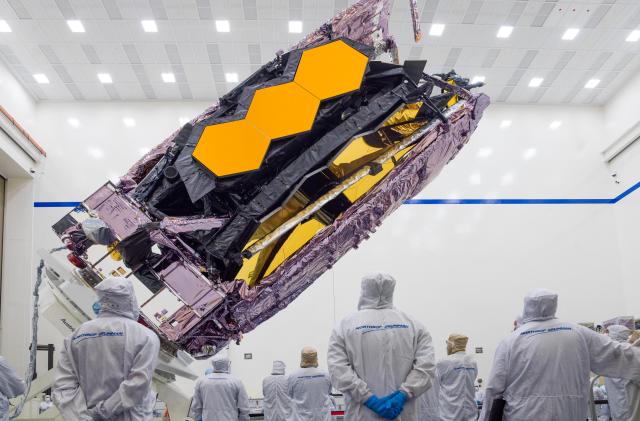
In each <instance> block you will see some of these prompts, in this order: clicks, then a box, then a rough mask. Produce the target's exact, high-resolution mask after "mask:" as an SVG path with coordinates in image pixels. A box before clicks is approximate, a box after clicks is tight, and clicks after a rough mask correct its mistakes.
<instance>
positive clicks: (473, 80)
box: [471, 76, 487, 83]
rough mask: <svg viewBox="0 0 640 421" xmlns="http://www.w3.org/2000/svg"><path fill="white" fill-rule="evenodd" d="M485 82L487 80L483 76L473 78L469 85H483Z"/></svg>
mask: <svg viewBox="0 0 640 421" xmlns="http://www.w3.org/2000/svg"><path fill="white" fill-rule="evenodd" d="M485 80H487V78H486V77H485V76H474V77H473V78H471V83H480V82H482V83H484V81H485Z"/></svg>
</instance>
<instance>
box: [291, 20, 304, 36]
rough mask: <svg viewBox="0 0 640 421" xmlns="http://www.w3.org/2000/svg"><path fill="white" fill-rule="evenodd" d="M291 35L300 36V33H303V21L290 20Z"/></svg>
mask: <svg viewBox="0 0 640 421" xmlns="http://www.w3.org/2000/svg"><path fill="white" fill-rule="evenodd" d="M289 33H290V34H300V33H302V21H301V20H290V21H289Z"/></svg>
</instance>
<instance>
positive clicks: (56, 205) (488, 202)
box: [33, 181, 640, 208]
mask: <svg viewBox="0 0 640 421" xmlns="http://www.w3.org/2000/svg"><path fill="white" fill-rule="evenodd" d="M638 189H640V181H639V182H637V183H636V184H634V185H633V186H631V187H629V188H628V189H627V190H625V191H623V192H622V193H620V194H619V195H617V196H616V197H614V198H613V199H410V200H407V201H405V202H404V204H405V205H613V204H616V203H618V202H619V201H621V200H622V199H624V198H625V197H627V196H629V195H630V194H631V193H633V192H634V191H636V190H638ZM80 203H81V202H33V207H34V208H75V207H76V206H79V205H80Z"/></svg>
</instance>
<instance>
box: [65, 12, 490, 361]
mask: <svg viewBox="0 0 640 421" xmlns="http://www.w3.org/2000/svg"><path fill="white" fill-rule="evenodd" d="M373 3H375V4H377V5H383V6H384V7H381V8H380V7H373V6H372V4H373ZM389 3H390V2H389V1H382V0H377V1H373V0H361V1H360V2H358V3H356V5H354V6H352V7H351V8H350V9H347V10H346V11H345V12H343V13H342V14H340V15H338V16H337V17H336V18H334V19H333V20H332V21H330V22H329V23H327V24H326V25H325V26H323V27H322V28H320V29H318V30H317V31H315V32H314V33H312V34H310V35H309V36H307V38H305V39H304V40H303V41H302V42H300V43H299V44H298V45H297V46H296V47H294V48H293V49H292V50H291V51H289V52H286V53H281V54H279V55H278V56H277V57H276V58H275V59H274V60H273V61H271V62H269V63H267V64H266V65H264V66H263V67H262V68H261V69H259V70H258V71H257V72H256V73H254V74H253V75H252V76H250V77H249V78H248V79H247V80H245V81H244V82H243V83H241V84H240V85H238V86H237V87H236V88H235V89H233V90H232V91H231V92H229V93H228V94H227V95H225V96H224V97H223V98H221V100H220V102H219V104H217V105H215V106H213V107H211V108H209V109H207V110H206V111H205V112H204V113H203V114H202V115H200V116H198V117H196V118H195V119H194V120H193V121H192V122H191V123H188V124H186V125H185V126H184V127H182V128H181V129H180V130H179V131H178V132H176V133H175V134H174V135H172V136H171V137H170V138H169V139H167V140H166V141H164V142H163V143H162V144H160V145H158V146H157V147H156V148H155V149H154V150H152V151H151V152H150V153H149V154H148V155H147V156H145V157H144V158H142V159H141V160H140V161H139V162H138V163H136V164H135V165H134V166H133V167H132V168H131V170H130V171H129V172H128V173H127V174H126V175H125V176H124V177H122V179H121V180H120V182H119V183H118V184H117V185H114V184H111V183H107V184H105V185H104V186H102V187H101V188H100V189H98V190H97V191H96V192H95V193H93V194H92V195H91V196H89V197H88V198H86V199H85V200H84V201H83V202H82V204H81V206H79V207H78V208H77V209H75V210H73V211H72V212H70V213H69V214H67V215H66V216H65V217H64V218H62V219H61V220H60V221H58V222H57V223H56V224H55V225H54V226H53V229H54V231H55V232H56V234H57V235H58V236H59V237H60V239H61V240H62V241H63V243H64V244H65V246H66V247H67V248H68V249H69V251H70V253H69V255H68V259H69V261H70V262H71V263H72V264H73V265H74V266H76V270H75V275H74V276H76V277H77V278H78V280H79V281H80V282H81V283H85V284H87V285H89V286H91V287H93V286H95V285H96V284H97V283H99V282H100V281H101V280H102V279H103V278H104V277H106V276H109V275H114V274H115V275H120V276H127V277H130V279H132V280H133V281H134V284H135V285H136V291H137V294H138V298H139V301H140V303H141V308H142V315H141V318H140V323H143V324H145V325H147V326H148V327H149V328H151V329H153V330H154V331H156V332H157V333H158V335H159V336H160V338H161V339H162V341H163V348H164V350H165V351H167V352H169V353H173V354H175V353H176V352H177V351H178V350H184V351H186V352H188V353H190V354H191V355H193V356H195V357H197V358H198V357H202V358H204V357H208V356H210V355H213V354H215V353H216V352H217V351H218V350H219V349H221V347H223V346H224V345H226V344H227V343H228V342H229V341H230V340H236V341H237V340H240V339H241V338H242V335H243V334H244V333H246V332H248V331H251V330H252V329H254V328H255V327H257V326H258V325H259V324H260V323H262V322H263V321H265V320H266V319H268V318H270V317H271V316H273V315H274V314H275V313H277V312H278V311H280V310H282V309H284V308H285V307H286V306H287V305H288V304H289V303H290V302H291V301H293V300H294V299H295V298H296V297H297V296H298V295H299V294H300V293H302V291H304V290H305V289H306V288H307V287H308V286H309V285H311V283H313V282H314V280H315V279H317V278H318V277H319V276H320V275H321V274H322V273H324V272H325V271H326V270H327V269H329V268H330V267H331V266H332V265H333V264H334V263H335V262H336V261H337V260H338V259H340V257H342V256H343V255H344V254H345V253H346V252H347V251H348V250H350V249H352V248H354V247H357V245H358V243H360V242H361V241H362V240H364V239H366V238H368V236H369V233H370V232H373V231H374V230H375V228H376V227H377V226H378V225H380V224H381V222H382V220H383V219H384V218H385V217H386V216H388V215H389V214H390V213H391V212H393V211H394V210H395V209H396V208H397V207H398V206H400V205H401V204H402V202H403V201H405V200H407V199H409V198H411V197H413V196H414V195H416V194H417V193H419V192H420V191H421V190H422V189H423V188H424V186H425V185H426V184H427V183H428V182H429V181H430V180H431V179H433V178H434V177H435V176H436V175H437V174H438V173H439V172H440V170H441V169H442V168H443V166H444V165H445V164H446V163H447V162H448V161H450V160H451V159H452V158H453V157H454V156H455V155H456V154H457V152H458V151H459V150H460V149H461V148H462V146H463V145H464V144H465V143H466V142H467V141H468V139H469V137H470V136H471V134H472V132H473V131H474V129H475V127H476V125H477V123H478V121H479V119H480V117H481V115H482V111H483V110H484V108H485V107H486V106H487V105H488V98H487V97H486V96H484V95H482V94H471V93H470V92H469V89H470V88H473V87H475V86H473V85H470V84H469V81H468V80H467V79H464V78H462V77H460V76H458V75H456V74H455V73H453V72H452V73H449V74H443V75H436V76H431V75H428V74H426V73H425V72H424V66H425V62H423V61H408V62H405V63H404V64H394V63H387V62H382V61H375V60H374V58H376V57H378V56H380V55H381V54H385V53H390V54H391V56H392V57H393V56H397V55H396V53H395V52H396V49H395V45H394V44H393V40H392V39H391V38H390V37H388V36H387V34H386V26H387V25H386V18H387V17H388V16H387V15H388V10H389V9H388V7H389ZM385 7H386V9H385ZM376 13H377V15H376ZM385 13H386V14H385ZM354 16H358V17H359V21H358V22H359V24H360V26H359V27H357V28H358V29H357V30H356V29H354V28H356V26H355V25H347V24H345V22H347V21H348V19H351V18H353V17H354ZM362 16H364V17H362ZM414 22H415V21H414ZM367 25H369V26H367ZM416 34H417V32H416Z"/></svg>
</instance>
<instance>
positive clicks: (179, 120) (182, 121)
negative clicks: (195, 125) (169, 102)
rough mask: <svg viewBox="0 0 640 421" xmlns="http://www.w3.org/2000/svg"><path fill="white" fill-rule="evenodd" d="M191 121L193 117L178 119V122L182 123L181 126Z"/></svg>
mask: <svg viewBox="0 0 640 421" xmlns="http://www.w3.org/2000/svg"><path fill="white" fill-rule="evenodd" d="M190 121H191V119H190V118H189V117H180V118H179V119H178V123H180V125H181V126H184V125H185V124H187V123H188V122H190Z"/></svg>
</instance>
